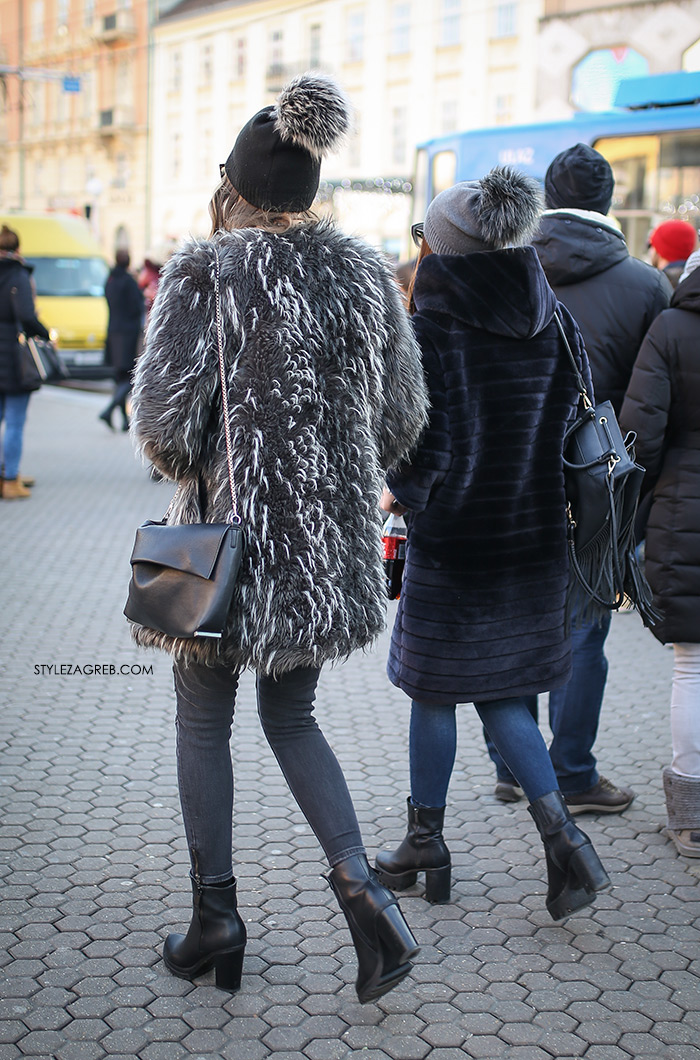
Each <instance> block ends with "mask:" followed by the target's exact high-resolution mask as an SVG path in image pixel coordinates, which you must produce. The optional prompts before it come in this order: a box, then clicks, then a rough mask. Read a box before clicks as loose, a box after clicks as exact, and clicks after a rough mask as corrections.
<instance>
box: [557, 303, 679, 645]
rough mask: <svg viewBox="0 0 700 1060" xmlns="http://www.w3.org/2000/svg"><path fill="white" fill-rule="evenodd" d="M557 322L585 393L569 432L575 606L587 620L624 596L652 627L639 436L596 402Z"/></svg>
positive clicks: (569, 534) (571, 595)
mask: <svg viewBox="0 0 700 1060" xmlns="http://www.w3.org/2000/svg"><path fill="white" fill-rule="evenodd" d="M555 318H556V323H557V327H558V328H559V333H560V335H561V337H562V340H563V342H564V345H565V347H566V350H567V353H568V355H569V358H570V360H571V365H572V367H573V370H574V373H575V375H576V381H577V384H578V390H579V395H580V402H579V409H578V413H577V416H576V419H575V420H574V422H573V423H572V424H571V426H570V427H569V428H568V429H567V431H566V434H565V436H564V452H563V459H564V481H565V487H566V520H567V540H568V550H569V562H570V575H571V577H570V586H569V609H570V610H571V608H572V606H574V605H575V610H576V611H577V613H578V615H579V616H580V617H581V618H583V619H594V618H596V617H599V616H600V615H601V614H602V613H604V612H605V611H617V610H618V609H619V608H620V607H621V605H622V603H623V602H624V600H625V598H627V599H629V600H630V602H631V603H633V604H634V606H635V607H636V608H637V610H638V611H639V613H640V615H641V617H642V620H643V622H644V624H645V625H653V624H654V622H655V620H656V619H658V617H659V616H658V614H657V613H656V612H655V611H654V609H653V607H652V592H651V589H650V587H649V584H648V583H647V581H646V578H645V577H644V574H643V573H642V571H641V569H640V567H639V564H638V562H637V558H636V554H635V540H634V521H635V515H636V512H637V505H638V503H639V491H640V489H641V485H642V480H643V478H644V468H643V467H641V466H640V465H639V464H638V463H636V461H635V453H634V442H635V439H636V435H635V434H634V433H633V432H630V433H629V434H628V435H627V436H626V437H625V438H623V437H622V432H621V430H620V426H619V424H618V422H617V416H616V415H615V410H614V408H613V407H612V405H611V403H610V402H609V401H602V402H600V404H598V405H593V403H592V402H591V400H590V398H589V397H588V393H587V392H586V385H585V383H584V381H583V377H582V375H581V373H580V371H579V368H578V365H577V364H576V359H575V358H574V355H573V353H572V351H571V346H570V345H569V341H568V339H567V337H566V333H565V331H564V327H563V325H562V322H561V318H560V316H559V314H558V313H556V314H555Z"/></svg>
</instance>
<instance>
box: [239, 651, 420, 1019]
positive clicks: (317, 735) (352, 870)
mask: <svg viewBox="0 0 700 1060" xmlns="http://www.w3.org/2000/svg"><path fill="white" fill-rule="evenodd" d="M319 673H320V671H319V670H318V669H313V668H309V669H298V670H292V671H290V672H288V673H285V674H282V675H280V677H279V678H273V677H266V676H263V675H258V681H257V691H258V713H259V715H260V721H261V723H262V727H263V731H264V733H265V736H266V737H267V740H268V742H269V744H270V747H271V748H272V751H273V753H274V755H275V757H276V759H277V761H278V763H279V766H280V769H281V770H282V773H283V774H284V777H285V779H286V781H287V783H288V784H289V788H290V791H291V792H292V794H293V795H294V798H295V799H296V801H297V803H298V804H299V808H300V809H301V811H302V813H303V814H304V816H305V817H306V820H307V821H308V822H309V824H310V826H311V828H312V829H313V831H314V833H315V835H316V837H317V839H318V841H319V843H320V844H321V846H322V847H323V850H324V853H325V855H326V857H327V858H328V862H329V864H330V866H331V871H330V873H329V874H328V876H327V880H328V882H329V884H330V886H331V888H332V890H333V893H334V894H335V896H336V898H337V899H338V904H339V905H340V908H341V909H342V911H343V913H344V915H345V918H346V920H347V923H348V927H349V929H350V934H351V936H352V941H353V944H354V946H355V952H356V954H357V963H358V970H357V980H356V983H355V989H356V991H357V996H358V998H359V999H360V1001H361V1002H365V1001H372V1000H374V999H376V998H378V997H381V996H382V995H383V994H385V993H387V991H389V990H392V989H393V988H394V987H395V986H397V985H398V984H399V983H400V982H401V981H402V979H404V978H405V977H406V976H407V975H408V973H409V972H410V970H411V967H412V966H411V957H413V956H414V955H415V954H416V953H417V952H418V946H417V943H416V940H415V939H414V937H413V935H412V934H411V931H410V929H409V927H408V925H407V924H406V921H405V920H404V918H403V916H402V914H401V910H400V909H399V906H398V903H397V901H396V899H395V898H394V896H393V895H392V893H391V891H389V890H387V888H386V887H384V886H383V885H382V884H381V883H380V882H379V880H378V879H377V876H376V875H375V873H374V872H373V871H372V870H371V868H370V867H369V864H368V861H367V856H366V854H365V848H364V844H363V842H362V836H361V834H360V828H359V825H358V823H357V817H356V814H355V809H354V807H353V804H352V799H351V798H350V792H349V791H348V787H347V784H346V782H345V777H344V776H343V772H342V770H341V768H340V765H339V763H338V760H337V758H336V757H335V755H334V753H333V751H332V750H331V748H330V746H329V745H328V743H327V742H326V739H325V737H324V735H323V733H322V732H321V730H320V729H319V727H318V725H317V724H316V720H315V719H314V717H313V704H314V697H315V693H316V685H317V683H318V678H319Z"/></svg>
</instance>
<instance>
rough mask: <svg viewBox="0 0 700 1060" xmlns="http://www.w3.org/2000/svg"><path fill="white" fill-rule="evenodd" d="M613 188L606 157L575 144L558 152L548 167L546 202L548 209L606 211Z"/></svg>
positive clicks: (613, 184)
mask: <svg viewBox="0 0 700 1060" xmlns="http://www.w3.org/2000/svg"><path fill="white" fill-rule="evenodd" d="M614 187H615V178H614V177H613V171H612V169H611V168H610V163H609V162H608V161H607V159H605V158H603V156H602V155H601V154H600V152H599V151H595V150H594V149H593V148H592V147H589V146H588V144H576V146H575V147H568V148H567V149H566V151H562V152H561V153H560V154H558V155H557V157H556V158H555V159H554V161H553V162H552V163H551V165H550V167H549V169H548V170H547V173H546V174H545V178H544V198H545V204H546V206H547V209H548V210H561V209H566V208H567V207H570V208H571V209H575V210H595V212H596V213H602V214H606V213H607V212H608V210H609V209H610V204H611V203H612V196H613V188H614Z"/></svg>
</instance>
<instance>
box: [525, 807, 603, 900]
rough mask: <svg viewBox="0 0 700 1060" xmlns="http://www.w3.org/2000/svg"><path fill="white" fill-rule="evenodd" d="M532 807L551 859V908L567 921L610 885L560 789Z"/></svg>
mask: <svg viewBox="0 0 700 1060" xmlns="http://www.w3.org/2000/svg"><path fill="white" fill-rule="evenodd" d="M528 810H529V812H530V814H531V816H532V819H533V820H534V822H535V824H536V825H537V831H538V832H539V833H540V835H541V836H542V842H543V843H544V852H545V857H546V860H547V877H548V885H549V886H548V890H547V900H546V905H547V911H548V913H549V915H550V916H551V918H552V920H563V919H564V918H565V917H567V916H569V915H570V914H571V913H575V912H576V911H577V910H578V909H582V908H583V907H584V906H587V905H590V904H591V903H592V902H593V901H594V900H595V896H596V894H597V893H598V891H604V890H605V889H606V888H607V887H609V886H610V879H609V877H608V874H607V872H606V871H605V869H604V868H603V866H602V864H601V861H600V858H599V857H598V855H597V854H596V852H595V850H594V849H593V844H592V843H591V841H590V839H589V838H588V836H587V835H586V833H585V832H582V831H581V829H580V828H578V827H577V825H575V824H574V821H573V819H572V817H571V814H570V813H569V811H568V809H567V806H566V803H565V802H564V796H563V795H562V793H561V792H560V791H551V792H550V793H549V794H548V795H542V797H541V798H539V799H535V801H534V802H532V803H530V805H529V806H528Z"/></svg>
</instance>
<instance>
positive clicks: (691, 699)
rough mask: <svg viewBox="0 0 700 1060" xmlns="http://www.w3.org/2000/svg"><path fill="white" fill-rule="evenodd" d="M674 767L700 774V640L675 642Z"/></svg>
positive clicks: (688, 773) (684, 772)
mask: <svg viewBox="0 0 700 1060" xmlns="http://www.w3.org/2000/svg"><path fill="white" fill-rule="evenodd" d="M671 741H672V744H673V760H672V762H671V769H672V770H673V771H674V773H680V774H682V775H683V776H686V777H700V644H674V645H673V685H672V688H671Z"/></svg>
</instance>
